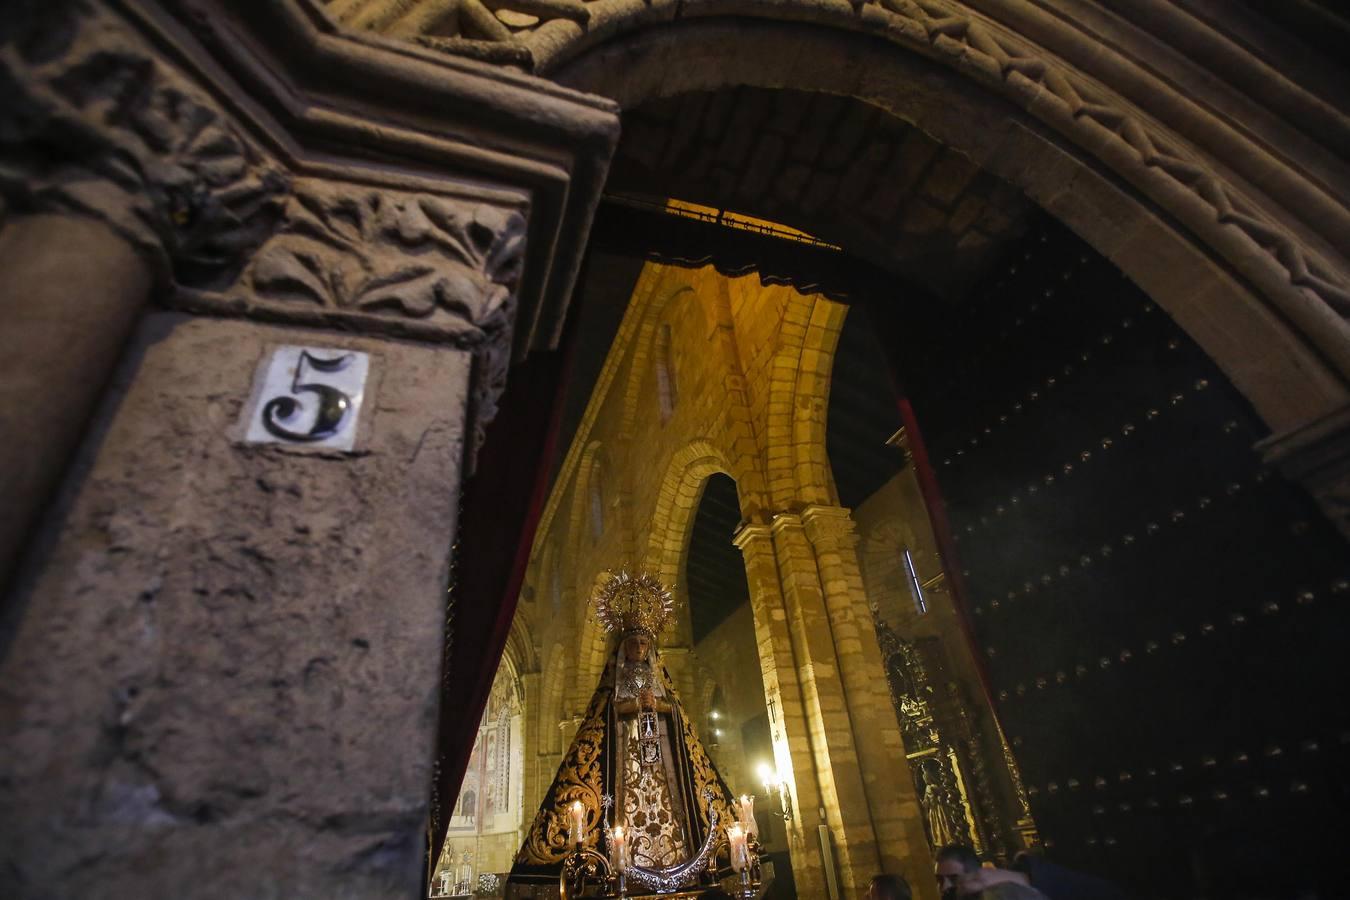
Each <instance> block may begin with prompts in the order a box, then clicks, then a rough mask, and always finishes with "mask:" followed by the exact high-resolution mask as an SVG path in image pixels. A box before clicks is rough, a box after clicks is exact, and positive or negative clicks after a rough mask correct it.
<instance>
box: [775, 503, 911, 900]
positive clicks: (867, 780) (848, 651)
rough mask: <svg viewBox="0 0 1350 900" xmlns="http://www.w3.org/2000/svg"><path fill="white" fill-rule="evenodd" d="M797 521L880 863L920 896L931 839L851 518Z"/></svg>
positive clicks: (821, 515)
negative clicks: (821, 604)
mask: <svg viewBox="0 0 1350 900" xmlns="http://www.w3.org/2000/svg"><path fill="white" fill-rule="evenodd" d="M802 522H803V524H804V526H805V531H806V535H807V537H808V538H809V539H810V542H811V545H812V547H814V548H815V553H816V567H817V570H818V572H819V577H820V585H821V587H822V589H823V590H824V595H825V606H826V608H827V610H828V612H829V616H830V630H831V633H832V634H833V636H834V646H835V651H836V653H837V656H838V660H839V669H840V673H841V675H842V677H843V682H844V686H845V692H846V695H847V703H848V717H849V721H850V722H851V723H852V726H853V730H854V734H855V735H857V737H858V763H859V766H860V767H861V769H862V777H863V784H864V788H865V790H866V792H867V802H868V808H869V810H870V812H871V818H872V827H873V829H874V830H875V832H876V836H877V840H878V842H879V852H880V856H881V863H882V868H883V870H884V871H887V872H900V873H903V874H904V875H905V876H906V877H907V878H908V879H909V881H910V884H911V885H912V886H913V887H914V890H915V891H916V893H917V894H918V895H919V896H929V895H930V894H931V892H932V889H933V882H932V879H931V878H930V877H929V875H930V872H929V871H928V865H929V856H928V854H929V847H928V841H927V838H926V836H925V832H924V826H923V822H922V820H921V818H920V815H921V807H920V806H919V803H918V798H917V797H916V796H915V794H914V783H913V781H912V779H911V777H910V773H909V769H908V767H907V765H906V763H905V745H904V742H903V740H902V739H901V736H900V726H899V723H898V722H897V721H896V717H895V708H894V706H893V705H892V704H891V700H890V691H889V688H888V686H887V681H886V669H885V666H884V665H883V663H882V659H881V648H880V645H879V643H878V641H877V635H876V628H875V626H874V624H873V622H872V616H871V614H870V611H869V609H868V603H867V594H866V591H865V589H864V587H863V581H862V571H861V568H860V566H859V565H858V554H857V549H856V542H857V534H856V530H855V526H854V522H853V518H852V516H851V514H850V513H849V511H848V510H847V509H843V508H841V507H837V506H828V507H827V506H809V507H807V508H806V509H805V510H803V511H802Z"/></svg>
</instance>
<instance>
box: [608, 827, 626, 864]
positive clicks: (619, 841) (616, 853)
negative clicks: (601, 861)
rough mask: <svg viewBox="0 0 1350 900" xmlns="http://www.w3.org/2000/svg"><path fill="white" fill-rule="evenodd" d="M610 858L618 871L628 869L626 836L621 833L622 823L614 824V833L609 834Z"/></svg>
mask: <svg viewBox="0 0 1350 900" xmlns="http://www.w3.org/2000/svg"><path fill="white" fill-rule="evenodd" d="M609 845H610V856H611V857H612V859H611V860H610V861H611V862H612V863H613V865H614V868H615V869H617V870H619V871H620V872H626V871H628V837H627V835H625V834H624V833H623V826H622V825H615V826H614V833H613V834H612V835H610V839H609Z"/></svg>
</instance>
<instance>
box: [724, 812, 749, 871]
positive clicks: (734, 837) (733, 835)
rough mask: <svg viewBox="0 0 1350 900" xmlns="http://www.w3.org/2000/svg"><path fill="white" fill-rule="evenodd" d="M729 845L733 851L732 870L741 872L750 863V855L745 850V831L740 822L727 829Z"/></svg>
mask: <svg viewBox="0 0 1350 900" xmlns="http://www.w3.org/2000/svg"><path fill="white" fill-rule="evenodd" d="M727 843H728V844H729V845H730V849H731V854H730V855H731V868H733V869H735V870H736V871H737V872H740V871H741V870H743V869H744V868H745V867H746V865H747V864H748V863H749V862H750V855H749V854H748V853H747V852H746V848H745V829H743V828H741V824H740V823H739V822H733V823H732V824H731V825H729V826H728V827H727Z"/></svg>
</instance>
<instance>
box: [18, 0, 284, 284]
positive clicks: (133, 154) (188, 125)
mask: <svg viewBox="0 0 1350 900" xmlns="http://www.w3.org/2000/svg"><path fill="white" fill-rule="evenodd" d="M5 25H6V27H5V28H4V30H3V32H0V96H3V97H4V98H5V99H4V102H3V103H0V193H4V194H5V195H6V196H7V197H8V198H9V199H10V200H11V202H12V203H13V205H14V207H15V208H16V209H19V210H34V211H44V212H71V213H76V214H79V215H85V216H90V217H93V218H97V219H100V220H102V221H104V222H106V223H107V224H108V225H110V226H111V227H112V228H114V229H115V230H117V231H118V232H119V233H120V234H121V235H122V236H123V237H125V238H126V239H127V240H129V241H130V242H131V243H133V244H134V245H136V246H137V247H138V248H140V249H141V250H142V251H144V252H146V253H147V254H149V255H150V256H151V257H152V258H154V259H157V260H158V261H159V262H160V263H161V264H163V265H164V266H166V267H167V268H169V269H170V270H171V271H172V275H173V278H174V280H175V281H176V282H177V283H179V284H190V285H198V284H207V283H210V282H212V281H213V280H216V279H218V278H220V277H222V275H224V277H228V276H229V273H230V272H231V271H232V270H235V269H237V268H238V265H239V262H240V260H241V259H243V258H244V257H245V256H246V254H247V252H248V250H249V249H250V248H252V247H254V246H257V245H258V244H259V243H261V241H262V240H263V239H264V238H265V237H266V235H267V234H268V233H269V232H270V231H271V230H272V228H273V227H274V225H275V223H276V221H277V219H278V217H279V215H280V211H281V205H282V202H283V200H284V198H285V195H286V193H287V190H288V179H287V177H286V174H285V173H284V172H283V171H282V170H281V168H280V167H279V166H277V165H276V164H275V163H274V162H273V161H272V160H270V159H268V158H267V157H266V156H265V155H264V154H263V153H262V152H261V151H259V150H258V148H257V147H256V146H254V145H253V144H252V143H251V142H250V141H249V140H248V139H247V138H246V137H245V136H244V135H243V134H242V133H241V132H240V131H239V129H238V128H237V126H236V125H235V124H234V123H233V122H231V121H230V120H229V118H228V117H227V116H226V115H225V114H224V113H223V111H222V110H221V109H220V108H219V107H218V106H217V105H216V104H215V102H214V101H213V100H212V99H211V98H210V97H209V96H208V95H207V94H206V93H205V92H204V91H203V90H202V89H201V88H199V87H198V86H197V85H196V84H194V83H193V82H192V81H191V80H190V79H188V78H186V77H185V76H184V75H183V74H182V73H181V72H179V71H177V70H176V69H174V68H172V67H171V66H169V65H167V64H166V63H165V61H164V58H163V55H162V54H161V53H160V52H158V51H157V50H156V49H155V48H154V47H152V46H150V45H149V44H148V43H147V42H146V41H145V40H144V39H143V38H142V37H141V36H140V35H139V34H137V33H136V32H135V31H134V30H133V29H131V28H130V27H128V26H127V25H126V24H125V23H124V22H122V21H121V20H120V19H119V18H117V17H116V16H115V15H113V14H112V13H110V12H109V11H108V10H106V9H104V8H103V7H102V6H99V5H96V4H93V3H89V2H70V3H52V4H24V5H23V6H22V7H20V8H18V9H15V10H10V11H8V12H7V14H6V23H5Z"/></svg>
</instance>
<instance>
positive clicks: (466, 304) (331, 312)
mask: <svg viewBox="0 0 1350 900" xmlns="http://www.w3.org/2000/svg"><path fill="white" fill-rule="evenodd" d="M524 247H525V217H524V216H523V215H522V214H521V213H520V212H519V211H518V210H515V209H512V208H510V207H502V206H499V205H495V204H492V203H489V202H485V201H484V200H481V199H477V198H473V197H472V196H469V197H463V196H453V195H448V194H437V193H431V192H429V191H427V192H414V191H407V190H397V189H393V188H387V187H380V186H372V185H361V184H350V183H342V182H335V181H329V180H320V179H310V178H300V179H296V181H295V182H294V184H293V186H292V191H291V194H290V196H289V197H288V198H287V201H286V204H285V207H284V208H283V210H282V216H281V221H280V222H279V224H278V225H277V227H276V228H275V230H274V231H273V233H272V234H271V236H270V237H268V238H267V240H266V241H265V242H264V243H263V245H262V246H261V247H260V248H259V249H258V250H257V251H256V252H255V253H254V254H252V256H251V257H250V258H249V260H248V262H247V263H246V264H245V265H244V267H243V269H242V271H241V272H240V273H239V275H238V277H237V278H236V279H235V281H234V283H233V284H230V285H229V286H227V287H224V288H222V289H218V290H217V289H212V290H180V291H178V293H177V295H176V296H175V298H174V300H173V302H174V303H175V305H179V306H183V307H185V308H188V309H191V310H201V311H209V312H217V313H223V314H229V315H240V314H243V315H248V316H253V317H257V318H263V319H275V320H280V321H288V322H296V323H301V324H310V325H326V326H336V327H339V328H344V329H351V330H358V331H363V332H367V333H370V332H375V333H384V334H390V335H393V336H397V337H408V338H414V339H419V340H427V341H433V342H438V343H449V344H453V345H455V346H458V347H462V348H464V349H468V350H471V351H472V352H473V353H474V370H475V371H474V377H473V388H472V391H473V393H472V396H471V398H470V409H469V418H470V429H471V444H470V448H469V457H468V458H469V460H470V466H471V467H472V461H473V460H474V459H475V457H476V455H477V451H478V448H479V447H481V446H482V443H483V439H484V436H485V430H486V428H487V425H488V423H489V422H491V421H492V419H493V418H494V417H495V416H496V412H497V400H498V398H499V397H500V396H501V393H502V390H503V389H504V388H505V386H506V375H507V370H508V368H509V367H510V363H511V344H512V327H513V324H514V321H515V294H514V291H515V286H516V283H517V280H518V279H519V277H520V267H521V257H522V254H523V252H524Z"/></svg>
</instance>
